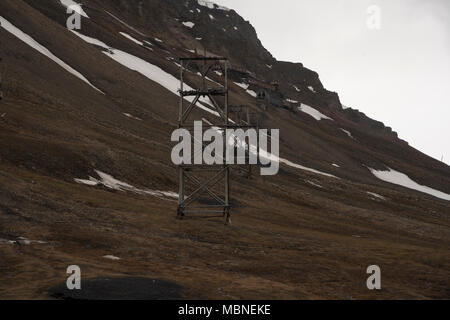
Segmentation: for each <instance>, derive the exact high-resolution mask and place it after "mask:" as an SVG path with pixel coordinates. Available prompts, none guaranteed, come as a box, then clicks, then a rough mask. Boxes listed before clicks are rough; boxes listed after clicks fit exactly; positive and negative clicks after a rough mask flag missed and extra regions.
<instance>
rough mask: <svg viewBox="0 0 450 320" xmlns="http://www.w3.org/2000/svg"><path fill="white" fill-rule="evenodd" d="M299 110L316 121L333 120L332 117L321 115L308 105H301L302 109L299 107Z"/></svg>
mask: <svg viewBox="0 0 450 320" xmlns="http://www.w3.org/2000/svg"><path fill="white" fill-rule="evenodd" d="M298 110H299V111H301V112H304V113H306V114H309V115H310V116H311V117H313V118H314V119H316V120H317V121H320V120H322V119H325V120H332V121H334V120H333V119H331V118H330V117H327V116H326V115H324V114H323V113H321V112H320V111H318V110H316V109H314V108H312V107H310V106H308V105H306V104H303V103H302V104H301V105H300V107H298Z"/></svg>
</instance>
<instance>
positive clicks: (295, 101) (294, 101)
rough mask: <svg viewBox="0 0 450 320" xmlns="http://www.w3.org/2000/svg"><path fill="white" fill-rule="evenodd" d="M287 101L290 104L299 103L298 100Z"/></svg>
mask: <svg viewBox="0 0 450 320" xmlns="http://www.w3.org/2000/svg"><path fill="white" fill-rule="evenodd" d="M286 101H287V102H289V103H298V101H297V100H292V99H286Z"/></svg>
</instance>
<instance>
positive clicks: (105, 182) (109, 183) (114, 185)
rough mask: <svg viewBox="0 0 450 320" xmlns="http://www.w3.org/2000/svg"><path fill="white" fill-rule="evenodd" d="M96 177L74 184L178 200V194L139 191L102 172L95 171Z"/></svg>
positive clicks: (77, 180) (147, 190)
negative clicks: (97, 177) (99, 186)
mask: <svg viewBox="0 0 450 320" xmlns="http://www.w3.org/2000/svg"><path fill="white" fill-rule="evenodd" d="M95 172H96V173H97V175H98V176H99V177H100V179H96V178H93V177H89V180H85V179H74V180H75V182H77V183H80V184H85V185H88V186H98V185H102V186H105V187H107V188H109V189H113V190H117V191H124V192H125V191H129V192H133V193H136V194H141V195H150V196H155V197H161V198H164V197H168V198H178V194H176V193H174V192H170V191H160V190H150V189H139V188H136V187H134V186H132V185H130V184H128V183H126V182H122V181H120V180H117V179H116V178H114V177H113V176H111V175H109V174H106V173H104V172H101V171H99V170H95Z"/></svg>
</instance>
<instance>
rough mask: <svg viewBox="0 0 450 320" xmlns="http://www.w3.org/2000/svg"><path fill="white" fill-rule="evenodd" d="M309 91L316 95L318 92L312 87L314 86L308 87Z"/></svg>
mask: <svg viewBox="0 0 450 320" xmlns="http://www.w3.org/2000/svg"><path fill="white" fill-rule="evenodd" d="M308 89H309V90H310V91H312V92H314V93H316V90H314V87H312V86H308Z"/></svg>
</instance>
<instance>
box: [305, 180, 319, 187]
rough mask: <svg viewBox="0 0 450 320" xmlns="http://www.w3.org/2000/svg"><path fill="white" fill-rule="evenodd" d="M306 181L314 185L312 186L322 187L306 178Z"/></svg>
mask: <svg viewBox="0 0 450 320" xmlns="http://www.w3.org/2000/svg"><path fill="white" fill-rule="evenodd" d="M306 182H307V183H309V184H310V185H312V186H314V187H318V188H321V189H323V187H322V186H321V185H320V184H317V183H315V182H313V181H310V180H306Z"/></svg>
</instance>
